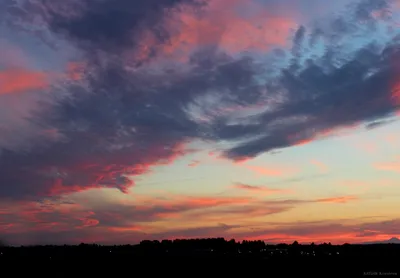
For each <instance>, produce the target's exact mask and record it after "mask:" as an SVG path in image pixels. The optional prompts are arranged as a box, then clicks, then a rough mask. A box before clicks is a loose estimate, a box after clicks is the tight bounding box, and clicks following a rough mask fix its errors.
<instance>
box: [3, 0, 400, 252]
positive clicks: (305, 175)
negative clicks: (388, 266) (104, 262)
mask: <svg viewBox="0 0 400 278" xmlns="http://www.w3.org/2000/svg"><path fill="white" fill-rule="evenodd" d="M399 109H400V0H361V1H360V0H336V1H324V0H19V1H17V0H1V1H0V240H1V241H4V242H6V243H7V244H12V245H21V244H23V245H26V244H78V243H81V242H86V243H101V244H126V243H131V244H133V243H138V242H139V241H141V240H143V239H158V240H161V239H174V238H198V237H225V238H226V239H230V238H235V239H237V240H243V239H251V240H253V239H257V240H264V241H266V242H267V243H277V242H289V243H291V242H293V241H294V240H297V241H299V242H316V243H317V242H318V243H319V242H332V244H333V243H337V244H342V243H345V242H349V243H354V242H367V241H380V240H386V239H389V238H391V237H398V236H400V183H399V182H400V144H399V142H400V121H399V117H400V113H398V110H399Z"/></svg>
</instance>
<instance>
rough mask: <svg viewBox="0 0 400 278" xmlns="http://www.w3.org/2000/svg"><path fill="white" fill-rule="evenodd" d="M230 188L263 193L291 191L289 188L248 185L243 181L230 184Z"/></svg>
mask: <svg viewBox="0 0 400 278" xmlns="http://www.w3.org/2000/svg"><path fill="white" fill-rule="evenodd" d="M232 188H235V189H241V190H245V191H249V192H254V193H261V194H262V193H264V194H276V193H277V194H279V193H290V192H292V191H291V190H286V189H275V188H269V187H265V186H257V185H249V184H243V183H236V184H234V185H233V186H232Z"/></svg>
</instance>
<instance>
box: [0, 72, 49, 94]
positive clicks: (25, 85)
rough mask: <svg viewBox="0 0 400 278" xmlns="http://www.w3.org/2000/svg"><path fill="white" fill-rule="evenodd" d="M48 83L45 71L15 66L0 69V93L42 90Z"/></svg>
mask: <svg viewBox="0 0 400 278" xmlns="http://www.w3.org/2000/svg"><path fill="white" fill-rule="evenodd" d="M49 85H50V80H49V76H48V74H47V73H45V72H41V71H32V70H27V69H17V68H14V69H8V70H2V71H0V95H4V94H13V93H20V92H24V91H29V90H43V89H47V88H48V87H49Z"/></svg>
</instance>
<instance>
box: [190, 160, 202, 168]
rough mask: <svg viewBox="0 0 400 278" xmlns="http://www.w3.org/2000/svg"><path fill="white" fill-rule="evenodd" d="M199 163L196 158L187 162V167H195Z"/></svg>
mask: <svg viewBox="0 0 400 278" xmlns="http://www.w3.org/2000/svg"><path fill="white" fill-rule="evenodd" d="M199 164H200V161H198V160H193V161H192V162H190V163H189V164H188V166H189V167H196V166H198V165H199Z"/></svg>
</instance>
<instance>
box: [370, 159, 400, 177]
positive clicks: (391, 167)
mask: <svg viewBox="0 0 400 278" xmlns="http://www.w3.org/2000/svg"><path fill="white" fill-rule="evenodd" d="M374 167H375V169H377V170H382V171H390V172H396V173H399V172H400V157H397V158H396V159H395V160H394V161H391V162H386V163H377V164H375V165H374Z"/></svg>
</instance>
